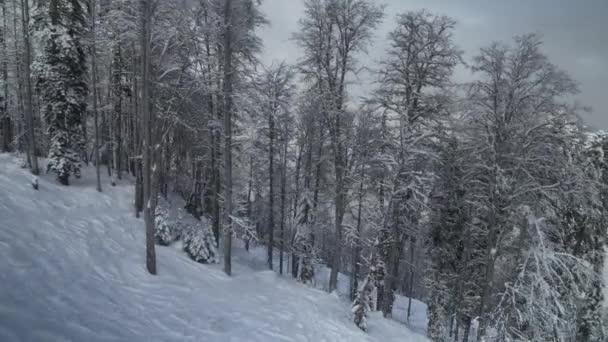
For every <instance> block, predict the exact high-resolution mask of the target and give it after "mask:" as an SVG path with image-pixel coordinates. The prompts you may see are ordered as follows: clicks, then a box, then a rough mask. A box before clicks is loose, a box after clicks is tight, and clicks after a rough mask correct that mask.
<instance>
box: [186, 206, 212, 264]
mask: <svg viewBox="0 0 608 342" xmlns="http://www.w3.org/2000/svg"><path fill="white" fill-rule="evenodd" d="M180 222H181V224H182V226H183V236H182V239H183V242H184V251H186V253H188V255H189V256H190V258H191V259H192V260H194V261H196V262H200V263H203V264H210V263H216V262H218V255H217V251H216V249H215V242H214V238H213V234H211V229H210V228H209V224H208V222H207V220H206V219H204V218H203V219H202V221H199V220H197V219H195V218H194V217H192V218H186V219H184V220H183V221H180Z"/></svg>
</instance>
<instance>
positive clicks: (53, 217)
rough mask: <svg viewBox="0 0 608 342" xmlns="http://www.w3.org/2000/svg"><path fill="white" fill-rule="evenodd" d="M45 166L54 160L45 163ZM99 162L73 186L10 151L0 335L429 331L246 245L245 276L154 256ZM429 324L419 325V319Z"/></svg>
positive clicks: (2, 181) (277, 335)
mask: <svg viewBox="0 0 608 342" xmlns="http://www.w3.org/2000/svg"><path fill="white" fill-rule="evenodd" d="M43 170H44V168H43ZM94 180H95V175H94V170H93V169H92V168H85V169H83V178H82V179H80V180H76V179H71V181H72V185H70V186H69V187H65V186H61V185H59V184H57V183H56V182H55V181H54V179H53V177H52V175H43V176H41V177H40V179H39V183H40V190H39V191H36V190H34V189H33V188H32V185H31V182H30V181H31V175H30V174H29V173H28V172H27V170H24V169H21V168H19V165H18V162H17V159H16V158H15V157H13V156H11V155H8V154H0V260H1V261H0V341H3V342H11V341H51V342H53V341H264V342H267V341H315V342H316V341H410V342H416V341H428V339H427V338H426V337H424V336H423V335H422V334H421V333H414V332H412V331H410V330H409V329H408V328H407V327H406V326H404V325H403V324H400V323H398V322H395V321H393V320H387V319H383V318H382V317H381V316H380V315H379V314H378V313H374V314H372V317H371V318H370V319H369V333H364V332H362V331H360V330H359V329H358V328H357V327H355V326H354V324H353V323H352V321H351V317H350V308H349V305H348V303H347V302H345V301H343V300H341V299H340V298H339V297H338V296H337V295H331V294H327V293H326V292H324V291H322V290H319V289H314V288H310V287H306V286H304V285H302V284H299V283H297V282H294V281H293V280H291V279H289V277H288V276H285V277H281V276H278V275H277V274H276V273H274V272H272V271H265V270H261V269H262V267H255V266H256V265H258V264H256V263H255V262H252V261H244V260H243V259H244V258H245V257H246V254H245V252H244V251H237V257H236V258H235V262H234V264H233V273H234V274H233V276H232V277H228V276H226V275H225V274H224V273H223V272H222V271H221V266H220V265H202V264H198V263H195V262H193V261H192V260H190V259H189V258H188V256H187V255H186V254H185V253H184V252H183V251H181V250H180V249H179V246H178V245H179V244H178V245H176V246H171V247H159V246H157V260H158V275H157V276H152V275H150V274H148V273H147V271H146V269H145V266H144V263H145V262H144V255H145V249H144V247H145V235H144V227H143V220H141V219H136V218H135V217H134V215H133V210H132V207H133V206H132V198H133V194H132V191H133V186H132V182H130V181H125V180H123V181H118V183H117V186H116V187H112V186H110V184H109V183H110V179H109V178H107V177H105V176H104V177H103V187H104V189H103V190H104V192H103V193H98V192H97V191H96V190H95V185H94ZM416 330H418V329H416Z"/></svg>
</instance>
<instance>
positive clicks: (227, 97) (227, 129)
mask: <svg viewBox="0 0 608 342" xmlns="http://www.w3.org/2000/svg"><path fill="white" fill-rule="evenodd" d="M232 24H233V20H232V0H225V4H224V26H225V27H224V30H225V32H224V33H225V34H224V84H223V92H224V94H223V95H224V179H225V187H224V191H225V193H224V225H225V226H224V272H226V274H227V275H231V274H232V223H231V216H232V90H233V89H232V88H233V84H232V82H233V77H234V75H233V73H234V70H233V68H232V58H233V55H232Z"/></svg>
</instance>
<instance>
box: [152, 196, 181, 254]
mask: <svg viewBox="0 0 608 342" xmlns="http://www.w3.org/2000/svg"><path fill="white" fill-rule="evenodd" d="M169 208H170V204H169V202H167V201H166V200H165V199H162V198H159V200H158V204H157V205H156V210H155V213H154V223H155V226H156V230H155V231H154V237H155V238H156V243H158V244H159V245H162V246H168V245H170V244H171V243H172V242H173V241H175V240H176V239H177V238H178V236H179V225H178V223H177V222H175V220H172V219H171V217H170V215H169Z"/></svg>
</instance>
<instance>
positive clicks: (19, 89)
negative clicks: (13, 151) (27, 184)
mask: <svg viewBox="0 0 608 342" xmlns="http://www.w3.org/2000/svg"><path fill="white" fill-rule="evenodd" d="M13 37H14V44H15V56H16V57H15V76H16V79H17V109H18V113H19V115H20V117H19V120H17V136H18V138H17V150H18V151H23V138H22V137H23V135H24V134H23V133H24V132H23V131H24V128H23V125H24V122H25V110H24V106H25V105H24V104H23V77H22V73H21V68H22V63H21V60H20V55H19V52H20V51H21V49H19V39H18V37H19V36H18V33H17V0H13ZM26 157H27V164H28V165H31V159H30V151H29V149H26Z"/></svg>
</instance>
